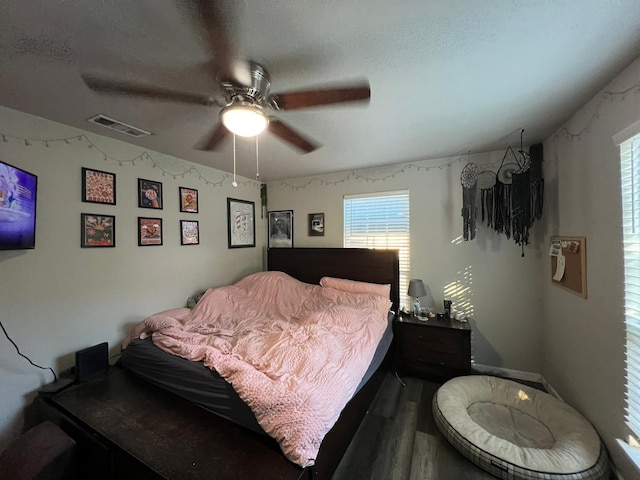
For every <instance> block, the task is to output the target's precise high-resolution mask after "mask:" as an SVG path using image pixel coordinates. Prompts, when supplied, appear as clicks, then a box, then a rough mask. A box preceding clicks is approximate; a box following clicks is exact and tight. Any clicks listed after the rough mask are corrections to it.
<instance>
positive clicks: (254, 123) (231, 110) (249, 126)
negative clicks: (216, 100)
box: [220, 102, 269, 137]
mask: <svg viewBox="0 0 640 480" xmlns="http://www.w3.org/2000/svg"><path fill="white" fill-rule="evenodd" d="M220 118H221V120H222V123H223V124H224V126H225V127H227V128H228V129H229V130H230V131H232V132H233V133H235V134H236V135H240V136H241V137H255V136H256V135H258V134H259V133H262V132H263V131H264V129H265V128H267V125H268V124H269V117H267V116H266V115H265V114H264V112H263V111H262V110H261V109H260V108H258V107H255V106H253V105H250V104H245V103H242V102H238V103H235V104H233V105H229V106H228V107H225V108H223V109H222V111H221V112H220Z"/></svg>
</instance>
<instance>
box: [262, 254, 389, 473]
mask: <svg viewBox="0 0 640 480" xmlns="http://www.w3.org/2000/svg"><path fill="white" fill-rule="evenodd" d="M267 268H268V269H269V270H278V271H281V272H285V273H287V274H289V275H291V276H292V277H294V278H297V279H298V280H300V281H302V282H306V283H312V284H318V282H319V281H320V279H321V278H322V277H325V276H331V277H337V278H347V279H350V280H357V281H362V282H369V283H380V284H391V301H392V307H391V308H392V310H393V311H394V312H397V311H398V305H399V303H400V290H399V282H400V263H399V259H398V251H397V250H371V249H367V248H270V249H269V250H268V251H267ZM392 348H393V347H392ZM390 350H391V349H390ZM391 353H392V352H388V353H387V357H390V356H391ZM387 363H388V362H387V361H385V362H384V363H383V366H382V367H381V368H380V369H378V371H377V372H376V373H375V374H374V375H373V376H372V377H371V379H370V380H369V381H368V382H367V383H366V384H365V385H364V386H363V387H362V388H361V389H360V391H359V392H358V393H357V394H356V395H355V396H354V397H353V398H352V399H351V401H349V403H348V404H347V405H346V406H345V408H344V409H343V410H342V413H341V414H340V417H339V418H338V420H337V422H336V423H335V425H334V426H333V428H332V429H331V430H330V431H329V432H328V433H327V435H326V436H325V438H324V440H323V441H322V444H321V445H320V451H319V453H318V458H316V462H315V465H314V466H313V467H310V468H307V469H305V474H306V475H305V476H304V477H301V478H306V479H309V480H311V479H326V480H330V479H331V476H332V475H333V472H334V471H335V469H336V468H337V466H338V464H339V463H340V460H341V459H342V456H343V455H344V453H345V452H346V450H347V448H348V447H349V444H350V443H351V440H352V438H353V436H354V435H355V433H356V431H357V430H358V427H359V426H360V423H361V422H362V419H363V418H364V415H365V414H366V413H367V410H368V409H369V406H370V405H371V402H372V401H373V398H374V397H375V395H376V393H377V392H378V389H379V388H380V385H381V384H382V381H383V379H384V373H385V365H386V364H387Z"/></svg>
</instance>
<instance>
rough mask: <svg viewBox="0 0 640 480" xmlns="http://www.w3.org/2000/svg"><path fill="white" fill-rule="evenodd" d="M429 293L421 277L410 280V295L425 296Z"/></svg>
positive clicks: (408, 293) (408, 292)
mask: <svg viewBox="0 0 640 480" xmlns="http://www.w3.org/2000/svg"><path fill="white" fill-rule="evenodd" d="M426 294H427V291H426V290H425V288H424V283H422V280H420V279H415V278H414V279H412V280H409V290H408V291H407V295H409V296H410V297H424V296H425V295H426Z"/></svg>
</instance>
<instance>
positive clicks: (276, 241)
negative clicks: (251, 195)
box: [269, 210, 293, 248]
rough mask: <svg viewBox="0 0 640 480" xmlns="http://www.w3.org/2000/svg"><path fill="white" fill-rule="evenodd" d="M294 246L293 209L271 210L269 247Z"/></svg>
mask: <svg viewBox="0 0 640 480" xmlns="http://www.w3.org/2000/svg"><path fill="white" fill-rule="evenodd" d="M292 247H293V210H280V211H277V212H269V248H292Z"/></svg>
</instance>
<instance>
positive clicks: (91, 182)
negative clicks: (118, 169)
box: [82, 167, 116, 205]
mask: <svg viewBox="0 0 640 480" xmlns="http://www.w3.org/2000/svg"><path fill="white" fill-rule="evenodd" d="M82 201H83V202H88V203H104V204H107V205H115V204H116V174H115V173H111V172H103V171H101V170H94V169H92V168H85V167H82Z"/></svg>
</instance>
